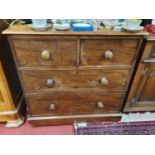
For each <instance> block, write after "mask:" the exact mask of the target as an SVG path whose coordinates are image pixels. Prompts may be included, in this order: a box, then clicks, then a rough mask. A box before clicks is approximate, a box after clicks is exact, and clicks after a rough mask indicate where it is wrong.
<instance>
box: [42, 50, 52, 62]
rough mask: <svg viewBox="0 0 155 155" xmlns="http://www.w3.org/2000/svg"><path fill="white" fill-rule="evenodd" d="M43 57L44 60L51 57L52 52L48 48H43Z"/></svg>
mask: <svg viewBox="0 0 155 155" xmlns="http://www.w3.org/2000/svg"><path fill="white" fill-rule="evenodd" d="M41 58H42V59H44V60H48V59H50V52H49V51H48V50H43V51H42V53H41Z"/></svg>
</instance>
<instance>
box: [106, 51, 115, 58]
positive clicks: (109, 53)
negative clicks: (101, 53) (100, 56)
mask: <svg viewBox="0 0 155 155" xmlns="http://www.w3.org/2000/svg"><path fill="white" fill-rule="evenodd" d="M113 57H114V54H113V52H112V51H110V50H107V51H105V58H106V59H112V58H113Z"/></svg>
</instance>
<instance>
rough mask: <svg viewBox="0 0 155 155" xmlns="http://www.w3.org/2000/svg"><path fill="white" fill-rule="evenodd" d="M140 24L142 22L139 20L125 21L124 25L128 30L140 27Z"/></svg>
mask: <svg viewBox="0 0 155 155" xmlns="http://www.w3.org/2000/svg"><path fill="white" fill-rule="evenodd" d="M141 23H142V20H139V19H127V20H126V25H127V26H128V27H129V28H137V27H139V26H140V24H141Z"/></svg>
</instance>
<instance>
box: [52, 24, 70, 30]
mask: <svg viewBox="0 0 155 155" xmlns="http://www.w3.org/2000/svg"><path fill="white" fill-rule="evenodd" d="M53 27H54V28H55V29H56V30H68V29H70V24H67V23H65V24H57V23H55V24H53Z"/></svg>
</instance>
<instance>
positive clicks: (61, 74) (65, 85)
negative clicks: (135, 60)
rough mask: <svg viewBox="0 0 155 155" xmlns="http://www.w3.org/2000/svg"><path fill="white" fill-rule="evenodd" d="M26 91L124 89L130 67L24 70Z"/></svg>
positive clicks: (23, 76)
mask: <svg viewBox="0 0 155 155" xmlns="http://www.w3.org/2000/svg"><path fill="white" fill-rule="evenodd" d="M21 73H22V78H23V83H24V86H25V90H26V92H29V93H47V92H50V91H53V90H55V89H60V90H64V89H70V88H71V89H82V88H90V89H91V88H98V89H102V90H119V91H124V90H125V87H126V84H127V81H128V78H129V70H128V69H115V70H110V69H96V70H95V69H89V70H79V71H78V72H77V71H76V70H22V72H21Z"/></svg>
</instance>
